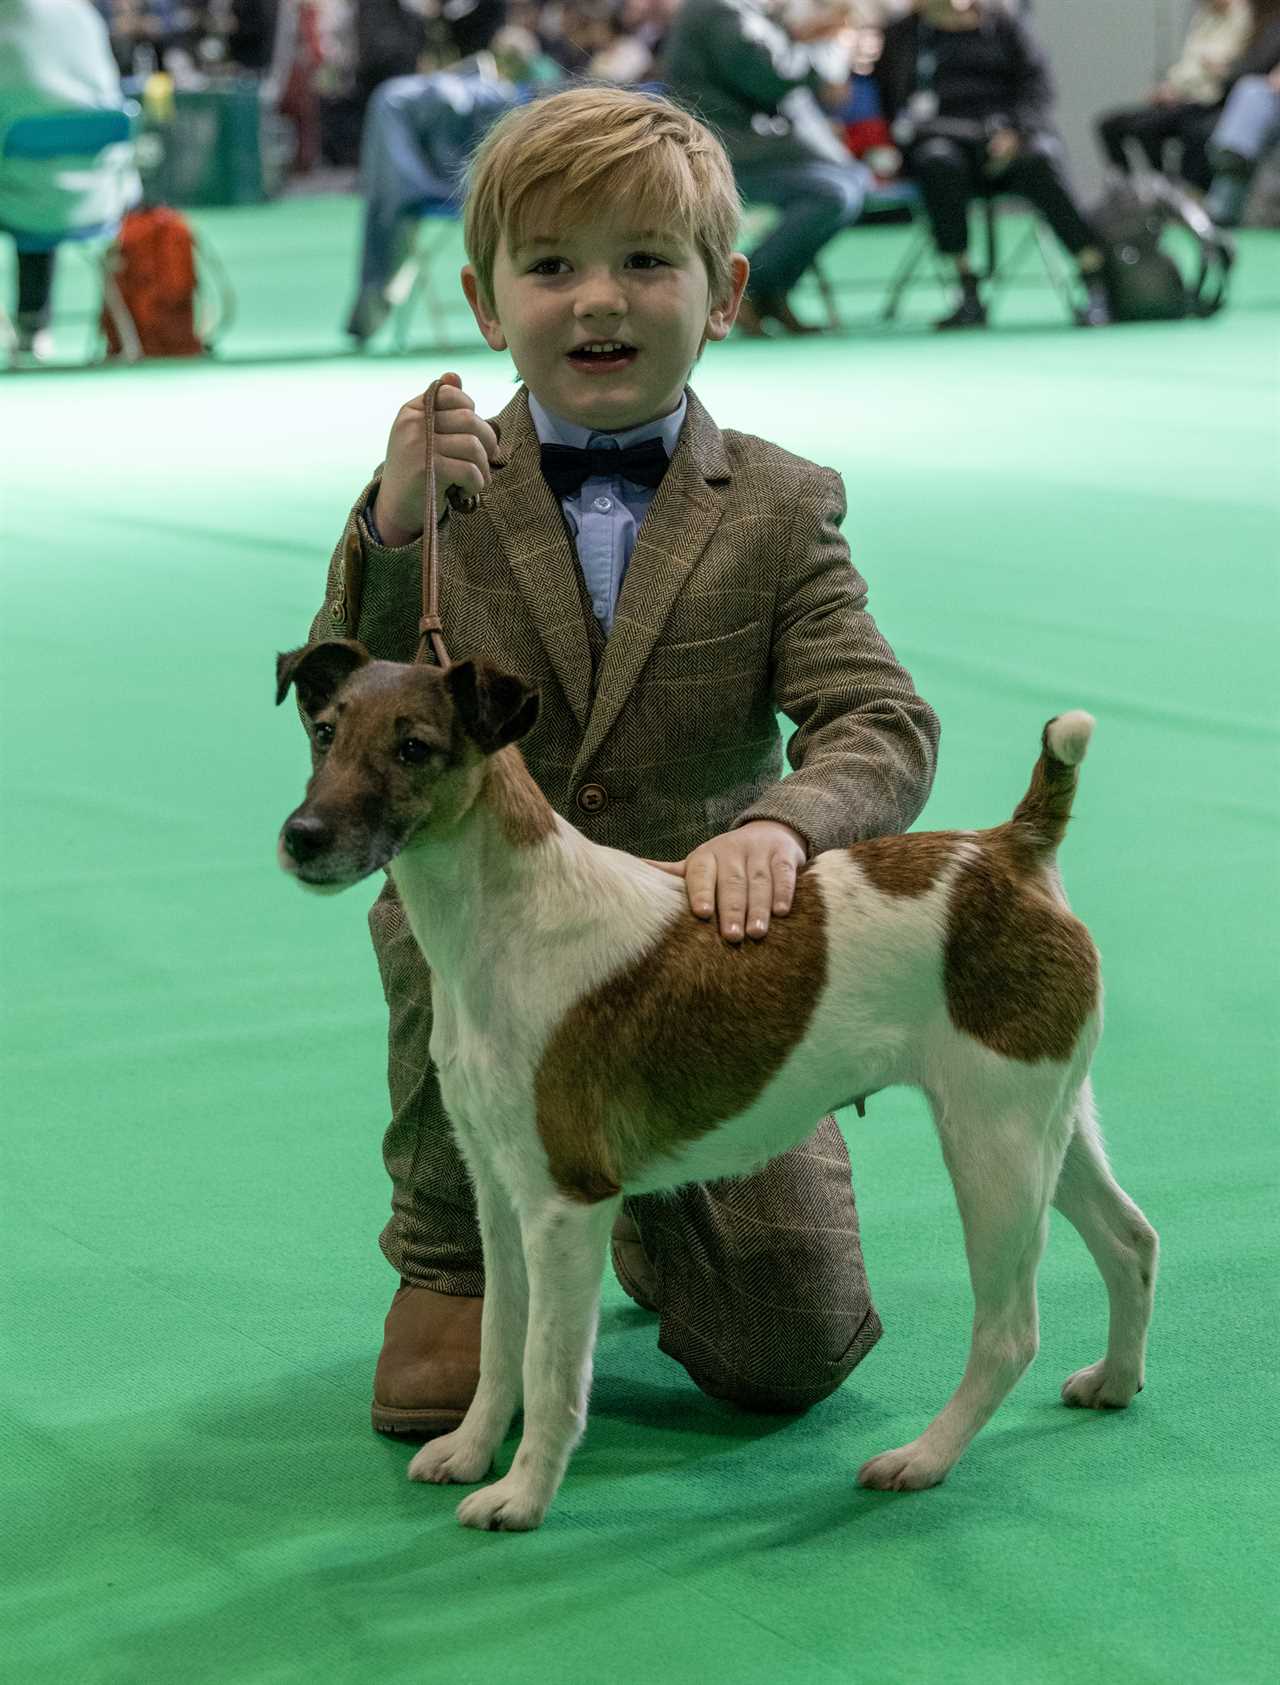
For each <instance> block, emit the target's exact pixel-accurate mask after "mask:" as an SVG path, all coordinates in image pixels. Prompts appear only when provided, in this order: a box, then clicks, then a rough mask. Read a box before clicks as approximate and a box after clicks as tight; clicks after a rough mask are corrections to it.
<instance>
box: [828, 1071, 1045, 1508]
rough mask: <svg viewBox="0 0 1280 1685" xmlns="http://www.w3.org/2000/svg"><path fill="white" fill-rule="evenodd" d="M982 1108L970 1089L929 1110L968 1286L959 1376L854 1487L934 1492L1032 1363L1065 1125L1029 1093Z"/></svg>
mask: <svg viewBox="0 0 1280 1685" xmlns="http://www.w3.org/2000/svg"><path fill="white" fill-rule="evenodd" d="M1022 1086H1023V1087H1024V1088H1027V1087H1029V1086H1030V1085H1028V1084H1026V1083H1024V1084H1023V1085H1022ZM933 1098H934V1097H933V1096H931V1099H933ZM983 1100H984V1096H983V1095H982V1091H981V1088H980V1087H977V1086H976V1085H974V1084H973V1083H972V1082H970V1084H969V1092H968V1093H966V1095H965V1097H964V1099H963V1100H962V1101H960V1102H957V1101H955V1100H951V1099H948V1100H947V1101H946V1102H945V1103H939V1102H938V1101H937V1100H936V1099H934V1106H933V1110H934V1119H935V1122H936V1123H937V1125H938V1133H939V1136H940V1138H941V1141H942V1152H943V1157H944V1158H945V1159H946V1163H947V1168H948V1170H949V1171H950V1172H951V1180H952V1183H953V1184H954V1187H955V1194H956V1203H957V1204H958V1205H959V1207H960V1217H961V1221H962V1222H963V1225H964V1242H965V1251H966V1252H967V1254H968V1258H969V1276H970V1281H971V1283H972V1286H973V1300H974V1306H973V1337H972V1342H971V1345H970V1349H969V1360H968V1363H967V1364H966V1366H965V1372H964V1376H963V1378H962V1380H961V1382H960V1385H959V1386H958V1387H957V1388H956V1390H955V1392H954V1393H953V1395H952V1396H951V1398H950V1399H949V1400H948V1402H947V1404H946V1405H945V1406H944V1407H943V1409H942V1411H941V1412H940V1414H939V1415H938V1416H936V1417H935V1418H934V1420H933V1421H932V1422H931V1423H930V1424H929V1426H928V1427H927V1428H926V1429H925V1430H924V1432H923V1433H922V1434H921V1435H920V1437H919V1438H918V1439H914V1440H912V1441H911V1443H910V1444H909V1445H903V1446H899V1447H898V1449H896V1450H894V1451H885V1452H883V1453H882V1454H881V1455H880V1456H878V1457H872V1458H871V1460H870V1461H869V1462H867V1463H864V1464H863V1466H862V1468H861V1469H859V1471H858V1483H859V1485H861V1486H872V1487H877V1488H879V1489H881V1490H884V1491H917V1490H919V1489H920V1488H922V1487H925V1486H936V1485H937V1484H938V1482H939V1481H940V1480H943V1479H945V1477H946V1475H947V1472H948V1470H949V1469H950V1468H951V1467H952V1466H953V1464H954V1463H955V1462H956V1460H957V1458H959V1456H960V1455H961V1453H962V1452H963V1451H964V1449H965V1447H966V1446H967V1445H968V1443H969V1441H970V1440H971V1439H972V1438H973V1436H974V1435H975V1434H976V1433H977V1432H978V1430H979V1428H981V1427H982V1425H983V1424H984V1423H985V1422H986V1421H988V1420H989V1419H990V1417H991V1416H992V1415H993V1414H994V1412H995V1410H996V1409H997V1407H998V1406H999V1405H1000V1404H1001V1402H1002V1401H1003V1400H1004V1399H1005V1398H1006V1397H1007V1395H1008V1394H1009V1392H1010V1391H1011V1390H1012V1388H1013V1386H1014V1384H1015V1382H1016V1381H1017V1380H1018V1379H1019V1377H1020V1376H1021V1375H1022V1373H1023V1372H1024V1370H1025V1369H1026V1368H1027V1367H1028V1365H1029V1364H1030V1363H1031V1360H1032V1359H1033V1358H1034V1357H1035V1354H1036V1350H1037V1347H1038V1344H1039V1322H1038V1316H1037V1310H1036V1270H1037V1267H1038V1266H1039V1262H1040V1255H1041V1253H1042V1252H1043V1251H1044V1243H1045V1238H1046V1236H1047V1234H1048V1226H1049V1201H1050V1198H1051V1197H1052V1194H1053V1189H1054V1186H1055V1184H1056V1182H1057V1178H1058V1167H1059V1165H1060V1163H1061V1162H1062V1154H1063V1151H1064V1148H1065V1142H1066V1137H1067V1133H1068V1129H1069V1121H1068V1119H1067V1118H1066V1117H1064V1116H1063V1115H1062V1107H1061V1101H1060V1097H1059V1096H1053V1097H1052V1098H1050V1097H1048V1096H1046V1097H1045V1098H1044V1099H1043V1100H1042V1101H1039V1102H1038V1101H1037V1100H1036V1099H1033V1098H1032V1095H1031V1094H1030V1093H1024V1094H1023V1095H1022V1096H1021V1097H1019V1096H1017V1095H1008V1094H1006V1096H1005V1097H1004V1101H1003V1105H1002V1107H1001V1108H1000V1109H994V1108H993V1109H992V1110H990V1111H987V1110H985V1107H984V1105H983Z"/></svg>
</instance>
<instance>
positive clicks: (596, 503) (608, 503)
mask: <svg viewBox="0 0 1280 1685" xmlns="http://www.w3.org/2000/svg"><path fill="white" fill-rule="evenodd" d="M592 508H593V509H598V510H599V511H600V513H601V514H602V515H603V514H604V512H605V510H606V509H612V508H613V499H612V498H611V497H597V498H594V499H593V500H592Z"/></svg>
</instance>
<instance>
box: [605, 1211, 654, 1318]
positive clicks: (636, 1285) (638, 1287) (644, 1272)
mask: <svg viewBox="0 0 1280 1685" xmlns="http://www.w3.org/2000/svg"><path fill="white" fill-rule="evenodd" d="M613 1273H614V1275H616V1276H617V1278H618V1280H619V1281H620V1282H621V1284H622V1288H623V1291H624V1292H625V1293H627V1294H628V1295H629V1296H630V1297H631V1298H633V1299H634V1300H635V1302H636V1304H637V1305H639V1306H640V1307H641V1309H642V1310H646V1311H656V1310H657V1308H658V1277H657V1272H656V1271H655V1270H654V1267H653V1265H652V1264H651V1263H650V1262H649V1258H648V1255H647V1253H646V1252H645V1249H644V1247H643V1246H642V1245H641V1243H640V1230H639V1229H638V1228H637V1227H636V1225H635V1223H634V1222H633V1221H632V1220H631V1218H630V1217H628V1216H627V1214H626V1212H625V1211H619V1213H618V1215H617V1216H616V1217H615V1218H614V1220H613Z"/></svg>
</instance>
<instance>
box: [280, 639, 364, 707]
mask: <svg viewBox="0 0 1280 1685" xmlns="http://www.w3.org/2000/svg"><path fill="white" fill-rule="evenodd" d="M369 659H370V656H369V651H368V650H367V649H366V648H365V647H364V645H363V644H358V643H356V642H355V641H354V640H353V639H350V638H329V639H327V640H326V641H325V642H324V643H322V644H305V645H304V646H303V648H302V649H291V650H286V651H284V652H283V653H282V654H280V655H277V656H276V707H277V708H278V707H279V706H280V704H281V703H282V702H283V701H284V699H285V697H286V696H287V695H288V694H289V686H290V685H291V684H292V685H297V687H298V699H299V701H300V702H301V703H302V706H303V710H304V711H305V712H306V713H308V714H315V713H317V712H318V711H319V710H320V709H321V708H323V707H324V706H325V704H326V703H327V702H329V701H330V700H331V698H332V697H333V694H334V692H335V691H336V690H337V689H338V688H339V686H341V685H342V684H344V683H345V682H346V680H347V679H349V678H350V677H351V675H352V673H354V672H355V670H356V668H357V667H363V666H364V664H365V662H366V661H368V660H369Z"/></svg>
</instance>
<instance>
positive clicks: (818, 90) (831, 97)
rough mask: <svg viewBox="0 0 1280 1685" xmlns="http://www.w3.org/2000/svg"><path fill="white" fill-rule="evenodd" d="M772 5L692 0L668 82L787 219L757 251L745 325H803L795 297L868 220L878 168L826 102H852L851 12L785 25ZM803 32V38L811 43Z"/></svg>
mask: <svg viewBox="0 0 1280 1685" xmlns="http://www.w3.org/2000/svg"><path fill="white" fill-rule="evenodd" d="M773 10H774V8H773V6H772V5H771V4H769V3H768V0H684V4H683V5H682V6H681V7H680V9H679V11H678V12H677V13H676V14H675V17H674V18H673V19H672V23H671V30H670V33H669V34H668V36H667V43H666V51H665V54H664V57H663V63H662V67H661V72H660V73H661V76H662V79H663V81H664V82H665V83H666V84H667V86H668V88H669V89H670V91H671V94H672V96H673V97H674V98H675V99H676V100H678V101H679V102H680V104H681V105H683V106H685V107H686V108H687V109H688V110H690V111H693V112H694V113H695V114H696V115H698V116H699V117H701V118H702V119H703V121H704V122H705V123H707V124H708V126H709V127H710V128H712V129H713V130H714V131H715V132H716V134H717V135H718V136H719V138H720V140H721V141H722V142H723V143H724V147H725V150H726V151H727V152H728V154H729V159H730V162H731V163H732V165H733V173H734V177H735V179H736V181H737V184H738V191H739V192H740V193H741V194H742V197H743V198H744V199H745V200H747V202H748V203H752V202H755V203H758V204H766V205H777V206H778V207H779V208H780V210H781V212H782V215H781V216H780V218H779V219H778V222H777V224H776V225H775V226H774V228H773V229H772V230H771V231H770V232H769V234H767V235H766V236H765V238H764V239H763V240H762V241H761V242H760V243H759V245H757V246H756V247H755V249H754V250H753V251H752V252H751V253H750V258H751V278H750V280H749V281H748V283H747V292H746V294H745V295H744V297H743V299H742V303H741V305H740V306H739V309H738V326H739V327H740V328H741V329H742V330H743V332H745V333H748V334H752V335H755V336H759V335H762V334H763V333H764V332H765V329H764V323H765V322H766V321H773V322H776V323H777V324H778V325H779V326H780V327H781V328H782V329H783V331H784V332H786V333H793V334H794V333H815V332H817V331H818V330H817V329H815V328H810V327H807V326H806V325H805V324H804V323H802V322H800V321H798V320H797V319H796V316H795V315H794V313H793V311H792V309H791V306H790V305H789V303H788V302H787V294H788V293H789V292H790V291H791V289H792V287H794V286H795V284H796V282H797V281H798V280H799V279H800V277H801V275H803V274H804V272H805V270H806V269H807V268H808V267H809V265H810V264H811V263H812V262H813V260H814V258H815V257H816V256H817V254H818V252H819V251H820V250H821V248H822V247H823V246H824V245H825V244H826V243H827V241H828V240H830V239H831V237H832V236H833V235H834V234H837V233H838V232H839V231H840V229H842V228H847V227H849V225H850V224H851V223H854V222H856V221H857V220H858V217H859V216H860V215H861V212H862V204H863V200H864V199H865V198H866V196H867V192H868V189H869V188H870V187H871V185H872V177H871V172H870V171H869V170H868V169H866V168H865V167H864V166H863V165H862V164H860V163H858V161H857V160H856V159H855V158H853V157H851V156H850V154H849V152H848V149H847V148H846V147H845V146H844V144H843V142H842V141H841V140H839V139H838V138H837V136H836V133H835V130H834V129H833V127H832V125H831V122H830V121H829V119H828V116H827V114H826V112H825V111H824V110H823V109H822V106H821V105H820V104H819V99H821V100H823V101H824V102H826V103H827V104H829V105H837V104H839V103H840V102H842V101H843V100H845V99H846V98H847V96H848V87H849V75H850V72H851V69H852V66H853V58H854V55H855V52H856V50H857V31H856V30H855V29H853V28H852V27H851V25H850V16H851V13H850V11H849V9H848V8H847V7H840V8H838V9H836V8H833V9H829V10H828V9H825V8H824V9H823V10H822V11H820V12H819V13H818V14H817V15H815V16H814V17H812V18H811V19H809V21H808V22H807V23H806V24H805V25H804V26H803V28H798V27H794V26H793V27H792V28H791V29H787V28H784V27H783V25H782V24H781V23H780V22H778V21H777V20H776V19H775V18H774V17H773V15H772V13H773ZM801 36H803V39H801V38H800V37H801Z"/></svg>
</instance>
